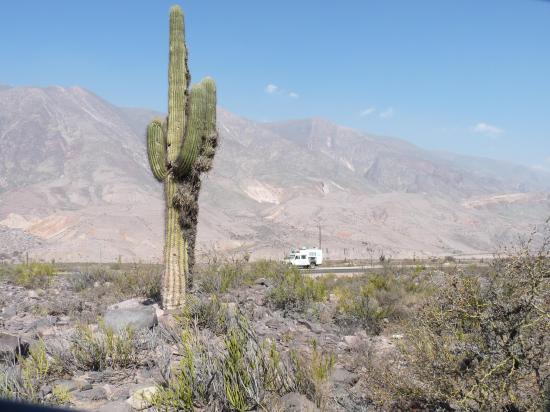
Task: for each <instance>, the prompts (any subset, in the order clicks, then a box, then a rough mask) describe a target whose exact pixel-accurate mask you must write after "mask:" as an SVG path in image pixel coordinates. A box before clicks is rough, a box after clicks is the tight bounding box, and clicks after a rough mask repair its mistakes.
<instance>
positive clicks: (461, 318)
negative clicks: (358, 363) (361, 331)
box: [382, 237, 550, 411]
mask: <svg viewBox="0 0 550 412" xmlns="http://www.w3.org/2000/svg"><path fill="white" fill-rule="evenodd" d="M549 244H550V242H549V239H548V237H547V238H545V239H544V240H543V241H542V246H541V247H540V248H539V249H538V250H535V251H534V250H533V243H532V241H530V242H527V243H526V244H524V245H522V246H521V247H520V248H519V249H517V250H516V251H515V252H514V253H513V254H512V255H509V256H505V257H500V258H498V259H496V260H495V261H494V262H493V267H492V272H491V273H490V275H489V276H487V277H480V276H477V275H476V276H472V275H468V274H466V273H456V274H452V275H450V276H449V277H448V278H447V279H446V281H445V283H444V284H443V285H442V286H441V287H440V288H439V289H437V290H436V291H435V293H434V295H433V297H432V298H430V299H428V300H427V302H426V303H425V305H424V306H423V307H422V308H421V310H420V311H419V312H418V314H417V315H416V316H415V319H414V322H411V323H410V324H409V326H408V330H407V334H406V336H408V339H406V340H405V342H404V344H403V345H402V348H401V352H402V357H401V359H400V360H399V361H398V362H399V364H401V365H405V367H404V368H400V369H398V370H396V369H394V370H393V371H392V372H390V373H389V374H388V375H387V376H386V378H385V379H384V380H383V382H384V387H385V389H386V390H387V391H386V393H385V395H384V396H383V397H382V398H384V402H385V403H386V404H393V405H394V406H395V405H398V407H400V408H404V409H407V408H410V407H411V405H416V406H417V407H418V406H422V407H423V408H426V409H430V410H432V409H436V408H440V409H444V410H476V411H477V410H503V411H520V410H544V408H548V407H550V404H549V402H550V387H549V385H550V256H549V255H550V248H549Z"/></svg>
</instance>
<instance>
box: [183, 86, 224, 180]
mask: <svg viewBox="0 0 550 412" xmlns="http://www.w3.org/2000/svg"><path fill="white" fill-rule="evenodd" d="M215 129H216V84H215V83H214V80H212V79H210V78H206V79H204V80H202V81H201V82H200V83H198V84H195V85H193V87H191V91H190V93H189V120H188V124H187V131H186V135H185V140H184V143H183V148H182V151H181V153H180V157H179V159H178V174H181V175H187V174H188V173H189V172H190V171H191V168H192V167H193V165H194V164H195V162H196V161H197V157H198V156H199V155H201V154H202V152H203V151H204V148H205V144H208V143H207V142H208V141H209V136H210V135H212V131H215ZM212 156H213V152H212ZM199 161H200V160H199ZM198 171H199V172H201V171H203V170H200V167H199V170H198Z"/></svg>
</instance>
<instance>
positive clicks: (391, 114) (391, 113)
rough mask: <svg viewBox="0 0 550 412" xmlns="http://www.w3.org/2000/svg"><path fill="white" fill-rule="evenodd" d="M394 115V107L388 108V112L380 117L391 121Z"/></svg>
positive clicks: (385, 111) (384, 112)
mask: <svg viewBox="0 0 550 412" xmlns="http://www.w3.org/2000/svg"><path fill="white" fill-rule="evenodd" d="M394 114H395V111H394V110H393V107H388V108H387V109H386V110H384V111H383V112H382V113H380V114H379V116H380V118H381V119H389V118H390V117H393V115H394Z"/></svg>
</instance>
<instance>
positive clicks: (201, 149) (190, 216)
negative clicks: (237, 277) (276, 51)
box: [147, 6, 218, 310]
mask: <svg viewBox="0 0 550 412" xmlns="http://www.w3.org/2000/svg"><path fill="white" fill-rule="evenodd" d="M169 59H170V60H169V67H168V117H167V118H166V120H165V121H161V120H153V121H152V122H151V123H150V124H149V126H148V127H147V154H148V157H149V164H150V166H151V170H152V171H153V175H154V176H155V178H157V180H159V181H161V182H164V194H165V198H166V214H165V244H164V265H165V269H164V277H163V286H162V305H163V307H164V309H167V310H173V309H176V308H178V307H180V306H181V305H182V304H183V302H184V299H185V291H186V287H187V285H188V284H189V283H190V281H191V273H192V270H193V265H194V260H195V259H194V256H195V254H194V250H195V239H196V233H197V216H198V197H199V191H200V186H201V174H202V173H204V172H207V171H209V170H210V169H211V167H212V160H213V158H214V154H215V151H216V147H217V144H218V133H217V131H216V85H215V83H214V81H213V80H212V79H210V78H206V79H204V80H202V81H201V82H200V83H198V84H196V85H194V86H193V87H191V89H190V90H189V88H188V87H189V83H190V80H191V77H190V75H189V70H188V68H187V47H186V45H185V34H184V23H183V12H182V10H181V8H180V7H179V6H173V7H172V8H171V9H170V57H169Z"/></svg>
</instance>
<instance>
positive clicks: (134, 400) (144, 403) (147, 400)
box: [126, 386, 158, 411]
mask: <svg viewBox="0 0 550 412" xmlns="http://www.w3.org/2000/svg"><path fill="white" fill-rule="evenodd" d="M157 390H158V389H157V387H156V386H149V387H147V388H142V389H138V390H137V391H135V392H134V394H133V395H132V396H130V399H128V400H127V401H126V402H127V403H128V405H130V406H131V407H132V409H134V410H136V411H141V410H143V409H147V408H149V407H151V405H152V399H153V395H154V394H155V393H156V392H157Z"/></svg>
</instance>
